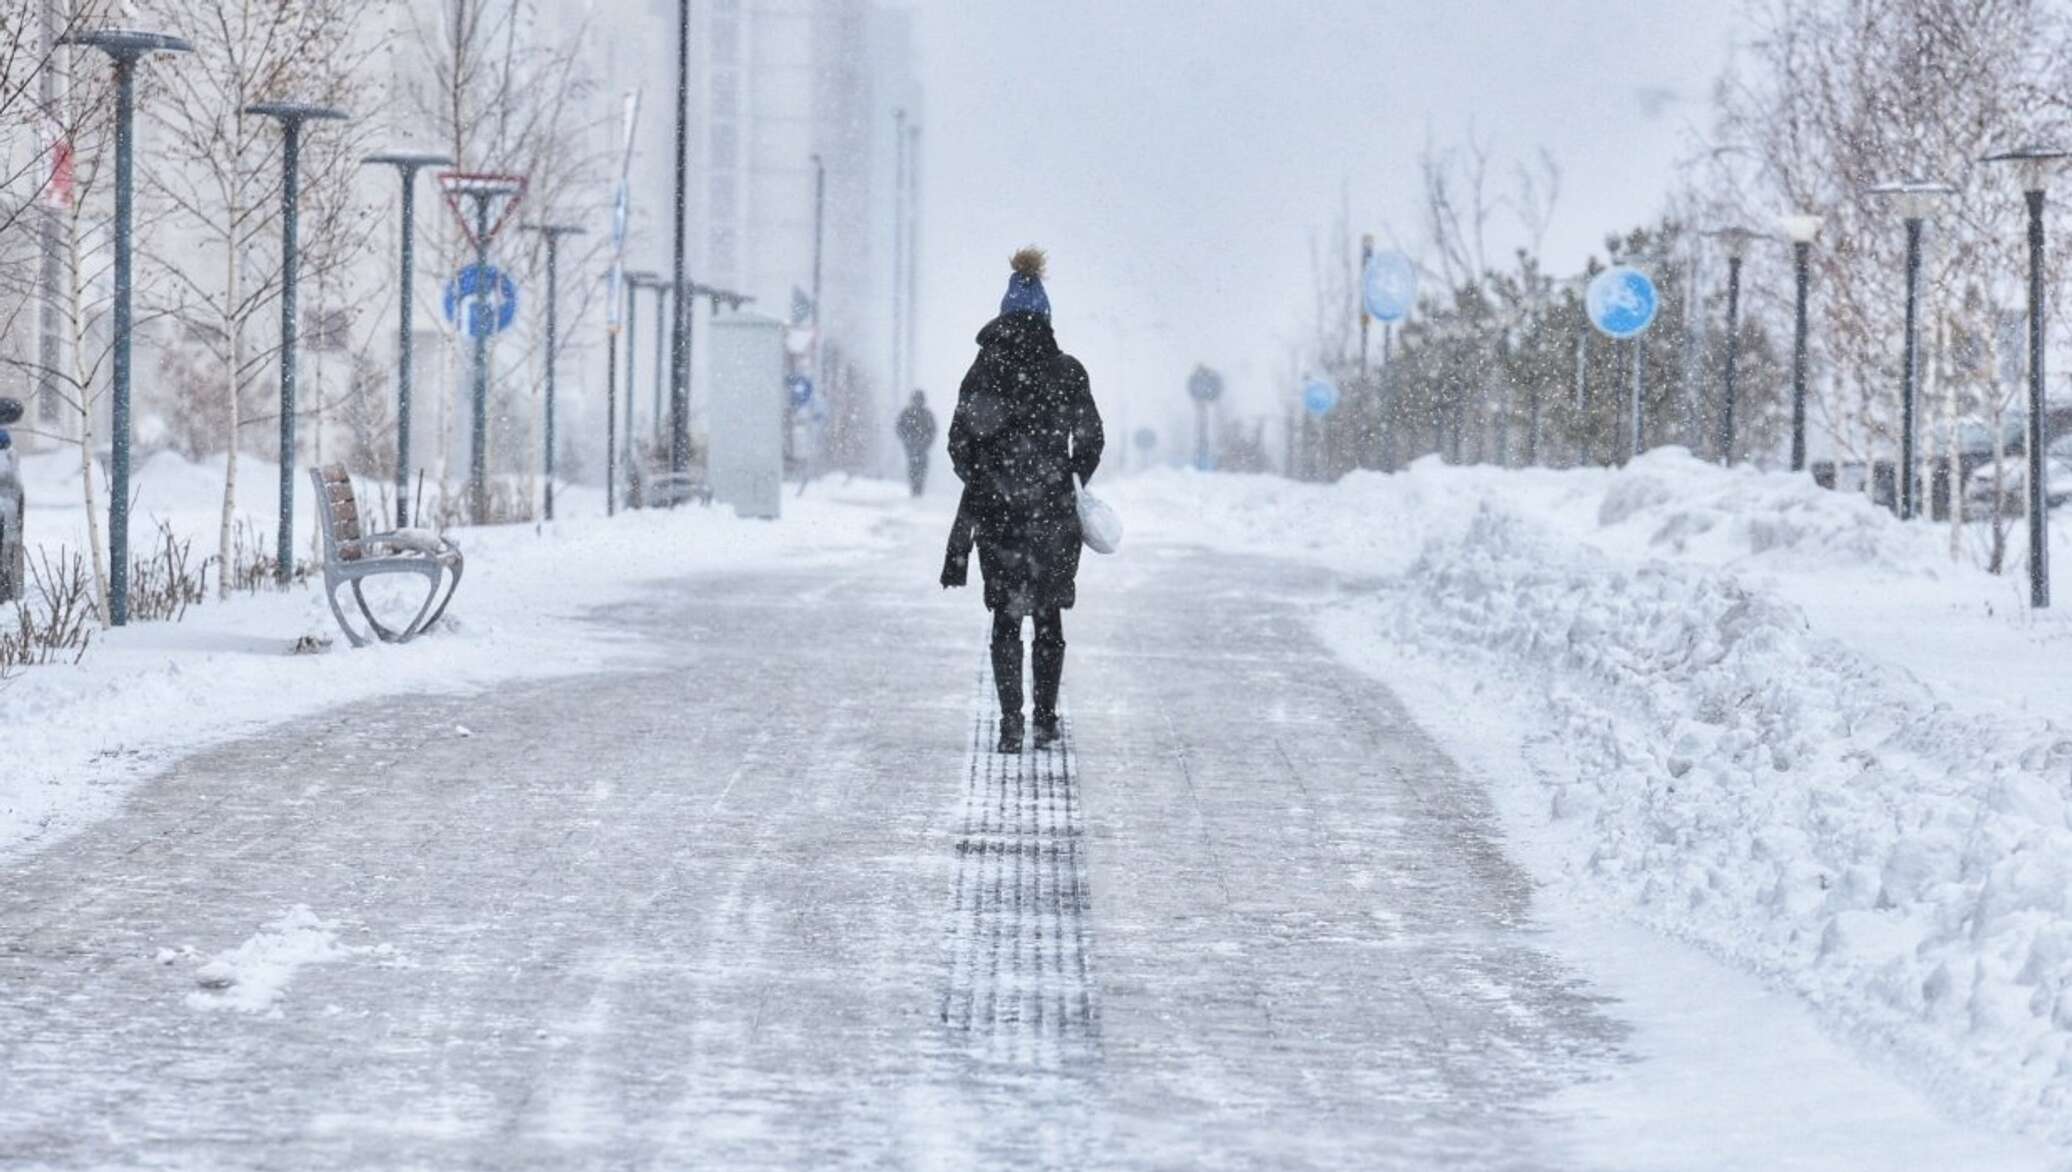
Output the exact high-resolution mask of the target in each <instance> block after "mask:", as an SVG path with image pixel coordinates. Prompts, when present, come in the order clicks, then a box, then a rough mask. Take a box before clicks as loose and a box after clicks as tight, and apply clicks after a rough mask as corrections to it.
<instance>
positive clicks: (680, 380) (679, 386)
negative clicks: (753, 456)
mask: <svg viewBox="0 0 2072 1172" xmlns="http://www.w3.org/2000/svg"><path fill="white" fill-rule="evenodd" d="M690 102H691V0H677V4H676V243H675V254H674V258H673V264H674V269H673V272H672V279H671V280H670V282H669V287H670V288H672V289H682V288H683V287H684V284H685V282H686V278H685V276H684V255H683V250H684V206H685V200H686V196H685V188H684V184H685V176H686V168H687V167H688V165H689V150H690V146H689V139H688V137H687V135H688V133H689V131H688V128H687V126H686V123H685V121H684V119H685V118H686V117H687V116H688V111H689V110H690ZM685 301H686V299H685V298H683V297H681V296H679V297H678V298H677V299H676V318H675V321H674V326H675V328H674V329H672V330H671V331H670V342H669V470H670V471H671V472H674V473H677V474H679V475H681V474H682V473H684V472H687V471H689V470H690V464H691V432H690V426H691V419H690V375H691V350H690V339H688V338H686V337H685V336H684V328H685V327H684V316H685V312H684V306H685ZM629 393H630V390H629Z"/></svg>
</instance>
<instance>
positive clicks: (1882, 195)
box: [1865, 179, 1957, 220]
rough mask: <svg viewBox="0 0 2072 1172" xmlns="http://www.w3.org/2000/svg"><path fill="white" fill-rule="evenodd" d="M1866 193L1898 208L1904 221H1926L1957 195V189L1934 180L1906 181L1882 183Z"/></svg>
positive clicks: (1866, 190) (1867, 189)
mask: <svg viewBox="0 0 2072 1172" xmlns="http://www.w3.org/2000/svg"><path fill="white" fill-rule="evenodd" d="M1865 193H1866V194H1868V195H1874V196H1877V197H1878V198H1879V199H1881V200H1884V201H1885V202H1886V203H1888V204H1890V205H1891V206H1893V207H1895V208H1897V209H1898V210H1899V214H1900V216H1901V217H1902V218H1904V219H1908V220H1925V219H1927V218H1928V217H1929V216H1931V215H1934V214H1935V210H1936V209H1937V208H1939V207H1941V206H1942V205H1943V204H1944V203H1945V202H1947V201H1948V200H1949V198H1950V197H1951V196H1952V195H1955V194H1956V193H1957V189H1956V188H1954V187H1952V186H1950V185H1949V184H1947V183H1938V182H1936V181H1935V180H1933V179H1905V180H1901V181H1899V182H1896V183H1880V184H1878V185H1877V186H1875V187H1870V188H1866V189H1865Z"/></svg>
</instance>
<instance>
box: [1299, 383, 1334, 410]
mask: <svg viewBox="0 0 2072 1172" xmlns="http://www.w3.org/2000/svg"><path fill="white" fill-rule="evenodd" d="M1337 406H1338V384H1337V383H1334V382H1332V381H1331V380H1330V379H1328V378H1322V377H1319V376H1316V375H1311V376H1310V377H1309V378H1308V379H1306V380H1304V382H1303V384H1302V407H1303V409H1304V410H1306V411H1308V412H1309V413H1310V414H1311V415H1329V414H1331V411H1332V409H1334V408H1336V407H1337Z"/></svg>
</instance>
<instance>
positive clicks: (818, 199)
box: [808, 154, 898, 391]
mask: <svg viewBox="0 0 2072 1172" xmlns="http://www.w3.org/2000/svg"><path fill="white" fill-rule="evenodd" d="M826 242H827V163H826V162H825V161H824V160H823V159H821V157H820V156H819V155H818V154H816V155H814V156H813V356H812V358H811V359H810V360H809V366H808V368H809V369H810V370H811V371H812V372H813V381H814V382H815V383H821V382H824V381H825V380H824V379H823V378H822V377H821V370H820V355H821V349H820V259H821V253H822V252H823V251H824V248H825V245H826ZM893 389H894V390H895V391H897V390H898V388H897V387H895V388H893Z"/></svg>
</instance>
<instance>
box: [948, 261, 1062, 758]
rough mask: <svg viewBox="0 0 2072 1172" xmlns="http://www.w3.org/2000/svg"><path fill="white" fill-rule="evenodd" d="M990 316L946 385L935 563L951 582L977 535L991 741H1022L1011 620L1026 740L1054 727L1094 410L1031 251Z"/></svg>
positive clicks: (1007, 747)
mask: <svg viewBox="0 0 2072 1172" xmlns="http://www.w3.org/2000/svg"><path fill="white" fill-rule="evenodd" d="M1012 263H1013V268H1014V271H1013V274H1012V275H1011V276H1009V277H1008V279H1007V295H1006V296H1005V297H1003V298H1001V300H1000V316H998V317H996V318H994V319H993V320H992V321H991V322H990V323H988V324H987V325H986V328H984V329H983V330H980V331H979V334H978V345H979V353H978V358H977V360H976V361H974V362H973V363H972V364H971V371H970V373H968V374H966V375H965V376H964V384H963V386H962V387H961V388H959V390H958V392H957V412H956V414H955V415H954V416H953V417H952V418H951V420H950V466H951V467H953V468H955V469H956V471H957V478H958V479H959V480H962V481H963V482H964V496H963V499H962V501H961V502H960V504H959V505H958V508H957V521H956V524H955V525H954V526H953V527H952V529H951V534H950V548H949V551H948V554H947V556H946V557H945V559H944V564H943V576H942V583H943V585H944V586H962V585H964V580H965V559H966V558H967V557H968V556H969V549H970V544H971V542H973V541H976V542H977V545H978V564H979V572H980V574H981V575H982V576H983V577H984V578H985V583H986V597H985V601H986V609H988V610H990V611H992V612H993V638H992V644H993V646H992V651H993V682H994V684H995V686H997V687H998V689H999V693H1000V742H999V746H998V748H999V751H1000V752H1002V753H1019V752H1021V751H1022V733H1023V731H1024V729H1023V717H1022V620H1023V619H1024V618H1034V619H1035V620H1036V635H1035V641H1034V647H1035V655H1034V659H1035V663H1034V669H1035V670H1034V674H1035V677H1036V737H1035V743H1036V747H1037V748H1039V749H1041V748H1044V747H1046V746H1048V745H1050V744H1052V743H1054V742H1055V741H1056V740H1057V739H1058V686H1059V682H1060V681H1061V680H1062V679H1063V677H1064V672H1065V624H1064V618H1063V615H1062V612H1063V611H1065V610H1067V609H1070V607H1071V606H1072V604H1073V602H1074V601H1076V598H1077V594H1076V588H1075V584H1074V578H1075V577H1076V576H1077V574H1078V573H1079V546H1080V537H1079V511H1078V509H1077V507H1076V505H1075V504H1074V501H1073V491H1072V489H1073V482H1074V480H1075V479H1077V480H1090V479H1092V477H1093V474H1094V469H1095V468H1098V467H1099V466H1100V463H1101V445H1102V436H1101V413H1100V412H1099V411H1098V410H1096V409H1095V407H1094V397H1093V391H1092V389H1091V387H1090V385H1089V384H1088V381H1087V377H1086V368H1085V367H1083V366H1081V365H1080V364H1079V360H1078V359H1076V358H1074V357H1072V356H1071V355H1070V354H1067V353H1065V352H1064V351H1062V350H1060V349H1058V342H1057V337H1056V335H1055V334H1053V333H1052V332H1051V327H1050V298H1049V297H1048V296H1047V295H1046V294H1045V293H1044V291H1043V268H1044V257H1043V253H1042V252H1041V251H1040V250H1038V249H1034V248H1025V249H1023V250H1021V251H1020V252H1017V253H1015V255H1014V260H1013V262H1012Z"/></svg>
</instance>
